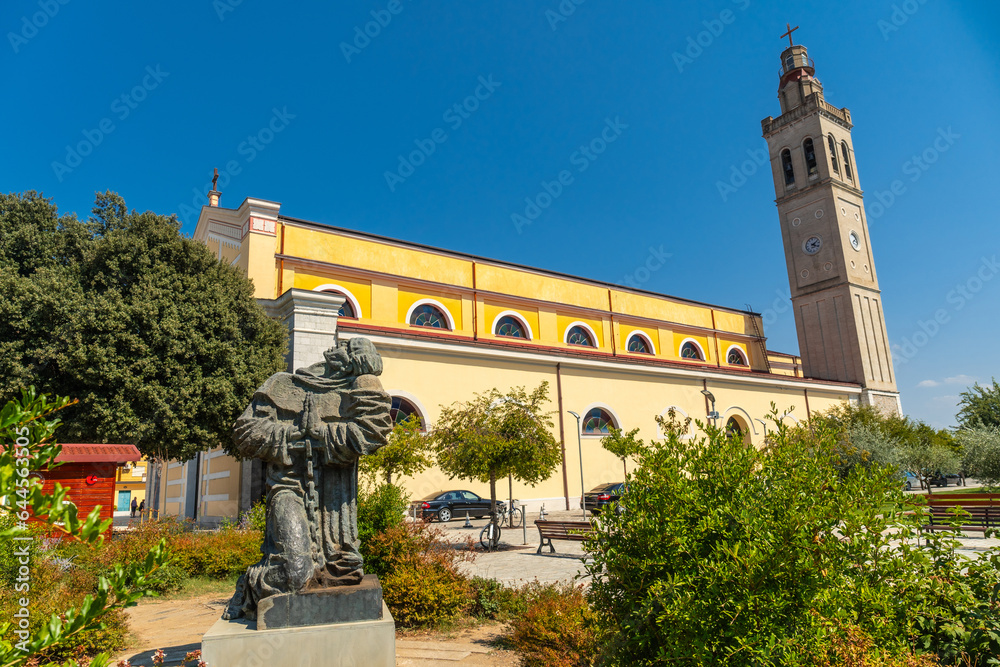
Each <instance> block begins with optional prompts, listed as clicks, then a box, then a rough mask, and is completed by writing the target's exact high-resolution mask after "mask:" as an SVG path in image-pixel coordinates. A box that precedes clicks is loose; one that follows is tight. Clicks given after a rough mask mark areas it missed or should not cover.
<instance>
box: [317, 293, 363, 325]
mask: <svg viewBox="0 0 1000 667" xmlns="http://www.w3.org/2000/svg"><path fill="white" fill-rule="evenodd" d="M323 291H324V292H326V293H327V294H336V295H338V296H342V297H344V305H342V306H341V307H340V310H338V311H337V317H351V318H354V319H357V317H358V314H357V313H355V312H354V306H352V305H351V301H350V299H348V298H347V296H346V295H345V294H344V293H343V292H338V291H336V290H332V289H325V290H323Z"/></svg>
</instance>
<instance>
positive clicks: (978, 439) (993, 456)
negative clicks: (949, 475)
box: [955, 425, 1000, 488]
mask: <svg viewBox="0 0 1000 667" xmlns="http://www.w3.org/2000/svg"><path fill="white" fill-rule="evenodd" d="M955 435H956V438H957V439H958V442H959V443H960V444H961V445H962V451H963V453H964V454H963V456H962V468H963V469H964V470H965V474H967V475H968V476H969V477H973V478H975V479H977V480H979V481H980V482H982V483H983V484H984V485H985V486H988V487H994V488H995V487H998V486H1000V428H997V427H995V426H982V425H979V426H972V427H969V428H963V429H961V430H959V431H958V433H956V434H955Z"/></svg>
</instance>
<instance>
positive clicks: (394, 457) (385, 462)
mask: <svg viewBox="0 0 1000 667" xmlns="http://www.w3.org/2000/svg"><path fill="white" fill-rule="evenodd" d="M422 428H423V427H422V426H421V424H420V417H418V416H416V415H410V416H409V417H407V418H406V419H404V420H403V421H400V422H397V423H396V425H395V426H393V428H392V433H390V434H389V438H388V444H387V445H386V446H385V447H382V448H381V449H379V450H378V451H377V452H375V453H374V454H372V455H371V456H362V457H361V464H360V465H361V473H362V474H363V475H365V476H367V477H369V478H374V477H376V476H382V477H384V478H385V483H386V484H392V479H393V476H394V475H396V476H398V475H406V476H407V477H412V476H413V475H416V474H419V473H421V472H423V471H424V470H426V469H427V468H428V467H429V466H430V465H431V464H432V463H433V461H432V460H431V456H430V453H429V451H428V443H427V436H426V435H425V434H424V432H423V430H422Z"/></svg>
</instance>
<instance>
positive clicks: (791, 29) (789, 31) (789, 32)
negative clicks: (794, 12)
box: [781, 23, 799, 46]
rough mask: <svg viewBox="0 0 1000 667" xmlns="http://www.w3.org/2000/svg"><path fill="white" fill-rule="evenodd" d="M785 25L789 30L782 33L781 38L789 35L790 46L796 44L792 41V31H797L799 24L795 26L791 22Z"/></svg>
mask: <svg viewBox="0 0 1000 667" xmlns="http://www.w3.org/2000/svg"><path fill="white" fill-rule="evenodd" d="M785 27H786V28H788V32H786V33H785V34H784V35H782V36H781V38H782V39H784V38H785V37H787V38H788V46H795V45H794V44H793V43H792V33H793V32H795V31H796V30H798V29H799V26H795V27H794V28H793V27H792V24H791V23H786V24H785Z"/></svg>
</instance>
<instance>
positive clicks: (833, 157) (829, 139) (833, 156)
mask: <svg viewBox="0 0 1000 667" xmlns="http://www.w3.org/2000/svg"><path fill="white" fill-rule="evenodd" d="M826 144H827V146H829V148H830V166H831V167H833V173H835V174H837V176H840V162H838V161H837V143H836V142H835V141H834V140H833V135H832V134H828V135H826Z"/></svg>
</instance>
